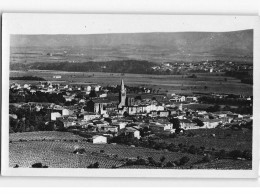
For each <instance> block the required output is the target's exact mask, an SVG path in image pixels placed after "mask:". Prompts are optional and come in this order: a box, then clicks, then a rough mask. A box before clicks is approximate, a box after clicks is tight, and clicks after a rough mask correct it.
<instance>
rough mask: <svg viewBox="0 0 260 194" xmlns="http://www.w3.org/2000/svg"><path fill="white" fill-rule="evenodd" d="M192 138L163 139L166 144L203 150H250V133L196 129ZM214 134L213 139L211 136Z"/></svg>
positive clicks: (219, 129)
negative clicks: (202, 148)
mask: <svg viewBox="0 0 260 194" xmlns="http://www.w3.org/2000/svg"><path fill="white" fill-rule="evenodd" d="M191 132H192V133H193V134H194V136H191V137H188V136H180V137H177V138H173V139H171V138H169V139H165V140H164V141H166V142H167V143H174V144H176V145H178V144H183V145H186V146H192V145H194V146H196V147H202V146H204V147H205V149H208V150H210V149H212V148H214V149H216V150H221V149H224V150H226V151H231V150H235V149H239V150H247V149H248V150H251V149H252V133H251V132H249V131H247V132H243V131H234V130H231V129H228V128H227V129H223V128H216V129H196V130H192V131H191ZM212 134H214V137H213V136H212Z"/></svg>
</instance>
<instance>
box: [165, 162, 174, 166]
mask: <svg viewBox="0 0 260 194" xmlns="http://www.w3.org/2000/svg"><path fill="white" fill-rule="evenodd" d="M174 166H176V165H175V164H174V163H173V162H170V161H169V162H167V163H166V164H165V167H174Z"/></svg>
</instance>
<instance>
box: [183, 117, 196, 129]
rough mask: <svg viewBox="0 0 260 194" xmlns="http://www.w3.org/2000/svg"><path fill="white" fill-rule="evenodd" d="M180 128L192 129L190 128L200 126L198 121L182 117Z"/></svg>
mask: <svg viewBox="0 0 260 194" xmlns="http://www.w3.org/2000/svg"><path fill="white" fill-rule="evenodd" d="M180 128H182V129H185V130H190V129H198V128H199V126H197V124H196V123H193V122H192V121H190V120H188V119H180Z"/></svg>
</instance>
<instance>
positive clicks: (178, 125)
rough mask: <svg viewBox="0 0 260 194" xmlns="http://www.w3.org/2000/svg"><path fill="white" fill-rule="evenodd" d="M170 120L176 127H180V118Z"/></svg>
mask: <svg viewBox="0 0 260 194" xmlns="http://www.w3.org/2000/svg"><path fill="white" fill-rule="evenodd" d="M170 122H171V123H172V124H173V128H174V129H180V120H179V119H178V118H172V119H170Z"/></svg>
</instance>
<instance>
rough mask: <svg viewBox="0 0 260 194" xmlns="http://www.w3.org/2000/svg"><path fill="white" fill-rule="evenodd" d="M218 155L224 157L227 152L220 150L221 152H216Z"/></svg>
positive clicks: (220, 157)
mask: <svg viewBox="0 0 260 194" xmlns="http://www.w3.org/2000/svg"><path fill="white" fill-rule="evenodd" d="M216 156H217V157H218V158H219V159H223V158H225V157H226V156H227V153H226V151H225V150H223V149H222V150H220V151H219V152H217V153H216Z"/></svg>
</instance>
